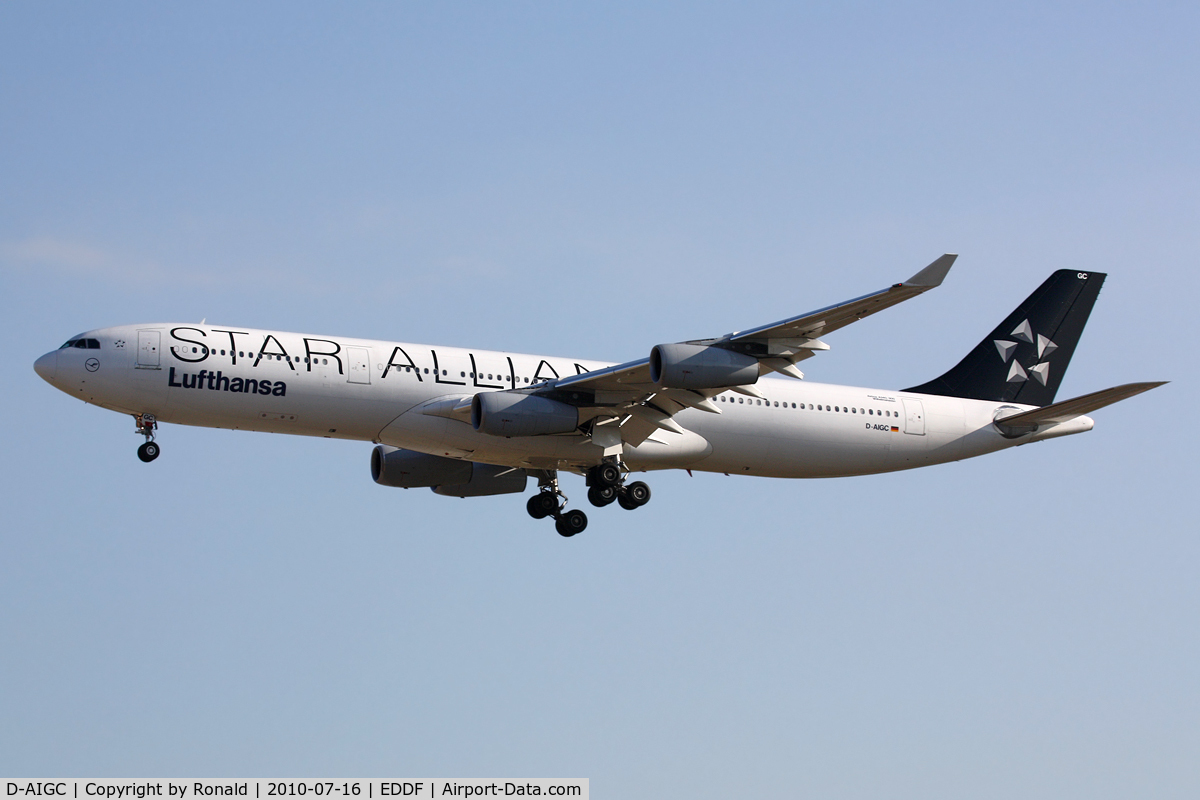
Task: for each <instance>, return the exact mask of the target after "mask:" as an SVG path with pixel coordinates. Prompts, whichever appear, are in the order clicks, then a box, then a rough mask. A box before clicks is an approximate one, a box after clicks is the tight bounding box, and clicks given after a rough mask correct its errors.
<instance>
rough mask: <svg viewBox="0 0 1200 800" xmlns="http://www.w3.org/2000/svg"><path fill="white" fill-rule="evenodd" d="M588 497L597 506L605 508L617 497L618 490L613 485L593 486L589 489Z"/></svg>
mask: <svg viewBox="0 0 1200 800" xmlns="http://www.w3.org/2000/svg"><path fill="white" fill-rule="evenodd" d="M587 498H588V502H589V503H591V504H592V505H594V506H595V507H596V508H604V507H605V506H606V505H609V504H610V503H612V502H613V501H614V500H616V499H617V490H616V488H615V487H613V486H593V487H592V488H590V489H588V493H587Z"/></svg>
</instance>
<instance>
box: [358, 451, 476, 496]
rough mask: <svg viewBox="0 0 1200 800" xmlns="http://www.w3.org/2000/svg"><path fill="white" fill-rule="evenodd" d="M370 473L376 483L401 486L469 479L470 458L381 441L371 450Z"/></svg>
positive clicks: (456, 481) (457, 481) (417, 486)
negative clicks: (423, 450)
mask: <svg viewBox="0 0 1200 800" xmlns="http://www.w3.org/2000/svg"><path fill="white" fill-rule="evenodd" d="M371 477H372V478H373V479H374V480H375V482H376V483H378V484H379V485H380V486H396V487H399V488H401V489H416V488H422V487H425V486H441V485H443V484H456V483H466V482H467V481H469V480H471V462H470V461H459V460H458V459H456V458H442V457H441V456H431V455H428V454H426V453H416V452H413V451H412V450H401V449H400V448H399V447H388V446H387V445H385V444H381V445H377V446H376V447H375V449H374V450H372V451H371Z"/></svg>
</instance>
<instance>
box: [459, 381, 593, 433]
mask: <svg viewBox="0 0 1200 800" xmlns="http://www.w3.org/2000/svg"><path fill="white" fill-rule="evenodd" d="M471 427H473V428H475V430H477V431H481V432H483V433H487V434H491V435H492V436H510V437H511V436H546V435H548V434H553V433H570V432H571V431H573V430H575V429H576V428H578V427H579V409H577V408H576V407H575V406H572V405H568V404H566V403H560V402H559V401H557V400H551V399H550V398H548V397H538V396H537V395H531V394H519V393H517V392H481V393H480V394H477V395H475V397H474V398H473V399H472V400H471Z"/></svg>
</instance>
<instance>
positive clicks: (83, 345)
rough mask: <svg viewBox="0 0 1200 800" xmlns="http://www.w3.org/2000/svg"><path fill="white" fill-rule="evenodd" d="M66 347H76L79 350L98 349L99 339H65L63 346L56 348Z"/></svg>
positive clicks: (62, 348) (63, 348)
mask: <svg viewBox="0 0 1200 800" xmlns="http://www.w3.org/2000/svg"><path fill="white" fill-rule="evenodd" d="M68 347H77V348H79V349H80V350H99V349H100V340H99V339H84V338H79V339H68V340H67V341H66V343H65V344H63V346H62V347H60V348H58V349H59V350H66V349H67V348H68Z"/></svg>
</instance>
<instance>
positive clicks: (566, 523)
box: [554, 508, 588, 538]
mask: <svg viewBox="0 0 1200 800" xmlns="http://www.w3.org/2000/svg"><path fill="white" fill-rule="evenodd" d="M587 522H588V520H587V514H584V513H583V512H582V511H580V510H579V509H578V508H575V509H572V510H570V511H568V512H567V513H565V514H563V515H562V516H560V517H559V518H558V519H556V520H555V521H554V529H555V530H556V531H558V535H559V536H563V537H566V538H570V537H572V536H574V535H575V534H577V533H583V529H584V528H586V527H587Z"/></svg>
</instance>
